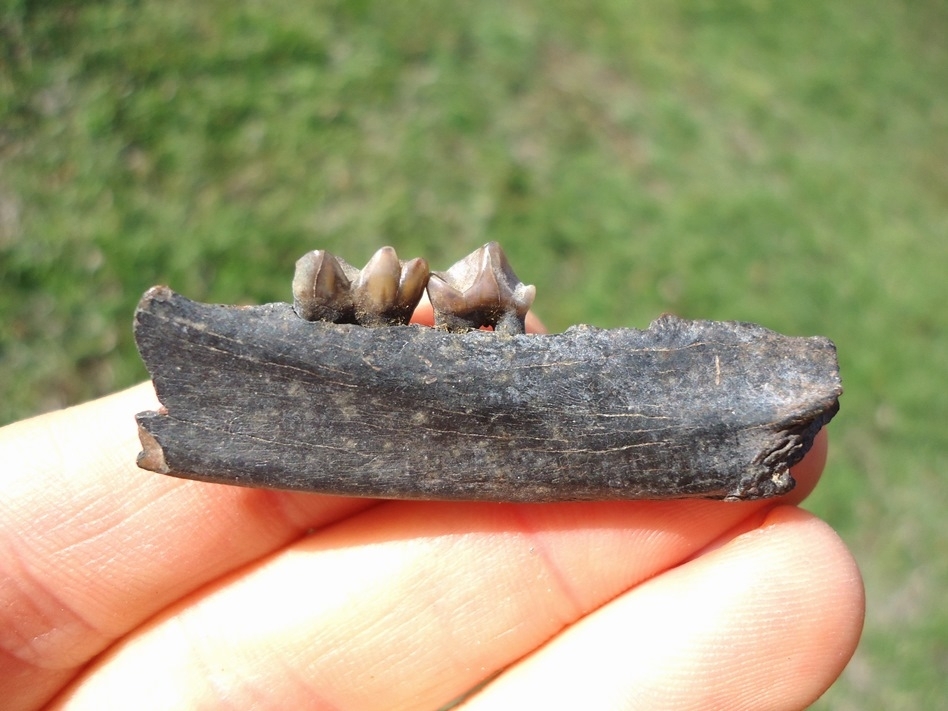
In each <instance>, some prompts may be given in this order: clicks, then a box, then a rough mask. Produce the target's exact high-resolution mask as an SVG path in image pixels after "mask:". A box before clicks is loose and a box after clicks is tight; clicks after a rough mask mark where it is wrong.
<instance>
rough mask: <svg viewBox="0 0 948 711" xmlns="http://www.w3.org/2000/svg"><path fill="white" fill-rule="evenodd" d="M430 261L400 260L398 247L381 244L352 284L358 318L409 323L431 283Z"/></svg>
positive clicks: (381, 323) (365, 322)
mask: <svg viewBox="0 0 948 711" xmlns="http://www.w3.org/2000/svg"><path fill="white" fill-rule="evenodd" d="M428 273H429V271H428V262H426V261H425V260H424V259H412V260H410V261H408V262H400V261H399V260H398V255H397V254H396V253H395V250H394V249H392V248H391V247H382V248H381V249H380V250H378V251H377V252H376V253H375V254H373V255H372V258H371V259H370V260H369V263H368V264H366V265H365V268H364V269H362V271H361V272H360V273H359V276H358V278H357V279H356V280H355V282H354V283H353V285H352V301H353V304H354V305H355V314H356V320H357V321H358V322H359V323H361V324H362V325H363V326H385V325H397V324H407V323H408V322H409V320H410V319H411V315H412V312H413V311H414V310H415V307H416V306H417V305H418V301H419V300H420V299H421V293H422V291H424V288H425V284H427V282H428Z"/></svg>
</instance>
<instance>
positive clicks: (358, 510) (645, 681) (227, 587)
mask: <svg viewBox="0 0 948 711" xmlns="http://www.w3.org/2000/svg"><path fill="white" fill-rule="evenodd" d="M416 320H419V321H422V322H425V321H430V308H428V307H425V306H424V305H423V306H422V307H421V308H420V309H419V312H418V313H417V314H416ZM541 328H542V326H541V325H540V324H539V323H538V322H537V321H535V320H534V319H533V318H532V315H531V317H530V318H529V319H528V330H534V331H535V330H538V329H541ZM157 406H158V401H157V399H156V398H155V394H154V391H153V390H152V389H151V386H150V385H149V384H143V385H140V386H137V387H134V388H131V389H129V390H126V391H124V392H120V393H117V394H115V395H112V396H109V397H106V398H103V399H101V400H97V401H94V402H90V403H87V404H85V405H80V406H78V407H74V408H70V409H67V410H63V411H60V412H55V413H51V414H48V415H43V416H40V417H36V418H34V419H31V420H26V421H24V422H20V423H17V424H13V425H10V426H8V427H6V428H4V429H2V430H0V462H2V471H0V699H2V700H3V707H4V708H5V709H37V708H52V709H105V708H135V709H171V708H187V709H216V708H233V709H249V708H254V709H270V708H272V709H288V708H293V709H385V710H386V711H389V710H391V709H437V708H438V707H439V706H442V705H444V704H446V703H448V702H450V701H451V700H452V699H456V698H458V697H461V696H462V695H464V694H465V693H467V692H469V691H470V690H472V689H474V688H475V687H478V685H480V684H483V683H484V682H485V681H486V682H487V683H486V684H484V686H483V687H482V688H480V689H479V690H478V691H477V692H476V693H473V694H471V695H469V696H468V698H467V699H466V700H465V702H464V703H463V704H462V708H464V709H471V710H474V709H478V710H479V709H492V710H493V709H507V708H511V709H524V708H548V709H552V708H584V709H675V710H683V709H702V710H707V709H803V708H806V707H807V706H808V705H809V704H810V703H812V702H813V701H814V700H815V699H816V698H817V697H818V696H819V695H820V694H821V693H822V692H823V691H824V690H825V689H826V688H827V687H828V686H829V685H830V684H831V683H832V682H833V680H834V679H835V678H836V677H837V676H838V675H839V674H840V672H841V671H842V669H843V667H844V666H845V664H846V662H847V661H848V660H849V658H850V656H851V655H852V653H853V651H854V649H855V646H856V643H857V641H858V639H859V634H860V631H861V629H862V621H863V614H864V596H863V586H862V580H861V577H860V575H859V571H858V569H857V567H856V563H855V562H854V560H853V558H852V556H851V554H850V553H849V551H848V550H847V549H846V547H845V545H844V544H843V543H842V541H841V540H840V539H839V537H838V536H837V535H836V534H835V533H834V532H833V530H832V529H831V528H830V527H829V526H827V525H826V524H825V523H823V522H821V521H820V520H818V519H816V518H815V517H813V516H812V515H810V514H808V513H807V512H805V511H803V510H802V509H800V508H798V507H797V504H798V503H799V502H800V501H802V500H803V498H805V497H806V495H807V494H808V493H809V492H810V491H811V490H812V489H813V487H814V486H815V485H816V483H817V481H818V480H819V477H820V474H821V472H822V470H823V465H824V462H825V457H826V447H827V444H826V437H825V436H824V435H821V436H820V437H819V438H818V439H817V443H816V445H815V446H814V448H813V450H812V451H811V452H810V454H809V455H808V456H807V457H806V458H805V459H804V460H803V461H802V462H801V463H800V464H799V465H798V466H797V467H796V468H795V469H794V471H793V474H794V476H795V478H796V479H797V481H798V485H797V488H796V489H795V490H794V492H793V493H792V494H791V495H790V496H788V497H784V498H783V499H780V500H771V501H758V502H750V503H740V504H734V503H724V502H713V501H694V500H692V501H671V502H623V503H592V504H560V505H549V504H536V505H504V504H475V503H471V504H467V503H435V502H390V501H389V502H386V501H376V500H364V499H346V498H341V497H328V496H319V495H313V494H294V493H284V492H273V491H263V490H254V489H243V488H237V487H229V486H221V485H214V484H205V483H201V482H194V481H188V480H184V479H176V478H172V477H167V476H161V475H157V474H153V473H151V472H147V471H143V470H140V469H138V467H136V466H135V455H136V454H137V453H138V451H139V449H140V447H139V442H138V438H137V433H136V428H135V423H134V418H133V415H134V414H135V413H136V412H139V411H142V410H149V409H154V408H156V407H157Z"/></svg>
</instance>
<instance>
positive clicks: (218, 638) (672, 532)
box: [61, 501, 768, 709]
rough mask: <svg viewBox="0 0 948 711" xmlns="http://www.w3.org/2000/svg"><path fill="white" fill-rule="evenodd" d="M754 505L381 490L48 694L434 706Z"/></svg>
mask: <svg viewBox="0 0 948 711" xmlns="http://www.w3.org/2000/svg"><path fill="white" fill-rule="evenodd" d="M767 505H768V504H767V503H766V502H754V503H748V504H731V503H724V502H708V501H680V502H630V503H620V504H615V503H613V504H562V505H533V506H530V505H520V506H515V505H487V504H470V505H465V504H442V503H411V502H393V503H388V504H385V505H383V506H379V507H376V508H373V509H371V510H369V511H366V512H364V513H362V514H360V515H358V516H356V517H354V518H350V519H348V520H346V521H344V522H341V523H339V524H337V525H335V526H333V527H331V528H329V529H326V530H324V531H322V532H320V533H319V534H317V535H314V536H312V537H310V538H308V539H306V540H304V541H300V542H298V543H297V544H294V545H293V546H292V547H290V548H289V549H287V550H286V551H283V552H281V553H279V554H276V555H274V556H272V557H271V558H270V559H269V560H267V561H265V562H261V563H260V564H259V565H257V566H254V567H253V568H250V569H246V570H243V571H240V573H239V574H237V575H235V576H233V577H232V578H231V579H229V580H228V581H227V582H226V585H221V586H220V587H217V588H215V589H214V590H206V591H204V592H203V593H202V594H200V595H198V596H195V597H194V598H192V599H190V600H188V601H186V603H184V604H183V605H182V606H181V607H180V608H178V609H175V610H173V611H169V612H168V613H167V614H166V615H165V616H163V617H162V618H160V619H158V620H156V621H155V622H154V623H153V624H151V625H150V626H149V627H148V628H147V629H144V630H142V631H141V633H140V634H138V635H136V636H134V637H133V638H131V639H129V640H127V641H126V642H124V643H123V644H121V645H119V646H118V647H116V648H115V649H114V650H113V651H112V652H111V653H110V654H109V655H107V656H106V657H104V658H103V659H102V660H101V662H100V663H99V664H98V665H97V666H95V667H93V668H92V669H90V670H88V672H87V673H86V674H85V675H84V676H83V677H82V678H81V679H80V680H78V681H77V683H76V685H75V686H74V687H73V688H72V689H71V690H70V691H69V693H68V695H67V696H66V697H64V698H63V699H62V700H61V701H62V702H63V703H66V701H68V702H70V703H75V704H77V705H80V706H81V705H82V704H86V705H88V706H90V707H95V706H102V705H106V706H115V707H122V706H124V705H127V704H128V703H131V702H132V699H133V698H135V699H138V703H139V706H138V708H175V707H181V706H183V705H195V706H201V705H204V704H207V705H213V704H216V703H219V702H220V701H221V699H222V698H226V699H227V701H228V703H230V704H231V705H236V706H238V707H242V706H247V705H251V704H254V703H258V702H259V701H260V699H262V698H269V699H270V700H271V701H272V703H273V704H274V705H275V706H276V707H283V708H287V707H292V708H313V707H320V706H321V705H324V706H326V707H332V708H348V707H356V708H365V709H374V708H384V709H398V708H425V707H432V708H436V707H438V706H439V705H442V704H444V703H446V702H448V701H450V700H451V699H453V698H456V697H457V696H459V695H461V694H463V693H464V692H465V691H466V690H468V689H470V688H472V687H474V686H475V685H477V684H478V683H480V682H481V681H483V680H484V679H486V678H488V677H490V676H491V675H492V674H494V673H496V672H497V671H499V670H501V669H503V668H505V667H506V666H508V665H510V664H511V663H513V662H515V661H516V660H517V659H519V658H521V657H522V656H523V655H525V654H527V653H529V652H531V651H532V650H534V649H536V648H537V647H539V646H540V645H542V644H544V643H545V642H546V641H547V640H549V639H550V638H551V637H554V636H555V635H557V634H558V633H560V632H561V631H562V630H563V629H564V628H565V627H567V626H569V625H571V624H572V623H574V622H575V621H576V620H578V619H580V618H582V617H583V616H584V615H586V614H588V613H590V612H591V611H593V610H595V609H596V608H597V607H599V606H601V605H602V604H604V603H605V602H607V601H608V600H610V599H612V598H613V597H615V596H616V595H618V594H620V593H621V592H623V591H625V590H628V589H629V588H632V587H634V586H635V585H638V584H640V583H641V582H642V581H644V580H647V579H649V578H651V577H653V576H654V575H656V574H658V573H660V572H662V571H665V570H668V569H669V568H673V567H674V566H676V565H679V564H680V563H681V562H683V561H685V560H687V559H688V558H689V557H690V556H691V555H693V554H694V553H695V552H696V551H698V550H701V549H702V548H703V547H704V546H706V545H707V544H708V543H709V542H710V541H712V540H714V539H716V538H718V537H720V536H721V535H722V534H724V533H725V532H726V531H728V530H731V529H733V528H734V527H735V526H737V525H739V524H740V522H741V521H742V520H743V519H744V518H746V517H747V516H751V515H754V514H758V513H759V512H760V511H761V510H762V508H763V507H765V506H767ZM238 621H239V624H238ZM209 670H211V672H209ZM141 699H149V700H151V701H152V705H150V706H141Z"/></svg>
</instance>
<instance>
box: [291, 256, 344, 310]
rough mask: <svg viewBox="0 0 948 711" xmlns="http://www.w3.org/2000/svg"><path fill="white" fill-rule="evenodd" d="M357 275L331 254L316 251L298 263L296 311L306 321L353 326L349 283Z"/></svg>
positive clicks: (295, 281) (295, 297) (294, 297)
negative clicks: (350, 324) (351, 324)
mask: <svg viewBox="0 0 948 711" xmlns="http://www.w3.org/2000/svg"><path fill="white" fill-rule="evenodd" d="M355 274H358V272H357V271H356V270H355V269H354V268H353V267H351V266H350V265H349V264H346V262H345V261H343V260H341V259H339V258H338V257H335V256H333V255H332V254H330V253H329V252H327V251H325V250H322V249H317V250H313V251H312V252H307V253H306V254H304V255H303V256H302V257H300V258H299V259H298V260H297V261H296V271H295V272H294V273H293V308H294V309H295V310H296V313H297V314H298V315H299V316H300V318H304V319H306V320H307V321H332V322H333V323H352V322H353V320H354V307H353V304H352V296H351V294H350V281H351V279H352V277H353V276H355Z"/></svg>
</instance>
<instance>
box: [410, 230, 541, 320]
mask: <svg viewBox="0 0 948 711" xmlns="http://www.w3.org/2000/svg"><path fill="white" fill-rule="evenodd" d="M535 296H536V287H534V286H528V285H526V284H524V283H522V282H521V281H520V280H519V279H518V278H517V275H516V274H514V271H513V269H512V268H511V266H510V262H508V261H507V256H506V255H505V254H504V252H503V250H502V249H501V248H500V245H499V244H497V243H496V242H489V243H487V244H485V245H484V246H483V247H481V248H480V249H478V250H477V251H475V252H472V253H471V254H469V255H468V256H467V257H465V258H464V259H462V260H461V261H459V262H457V263H456V264H454V265H453V266H451V267H450V268H449V269H447V270H446V271H443V272H434V273H432V274H431V278H430V279H429V281H428V298H430V299H431V305H432V307H433V309H434V316H435V327H438V328H444V329H446V330H448V331H469V330H472V329H475V328H480V327H481V326H493V327H494V330H495V331H497V332H499V333H511V334H513V333H524V330H525V329H524V319H525V318H526V315H527V311H528V310H529V309H530V305H531V304H532V303H533V299H534V297H535Z"/></svg>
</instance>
